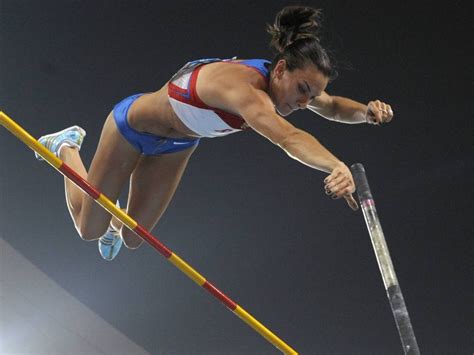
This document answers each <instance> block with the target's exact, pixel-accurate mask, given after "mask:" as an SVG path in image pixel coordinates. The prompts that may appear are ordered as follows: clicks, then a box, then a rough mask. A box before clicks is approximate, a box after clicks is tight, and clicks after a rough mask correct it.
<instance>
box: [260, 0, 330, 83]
mask: <svg viewBox="0 0 474 355" xmlns="http://www.w3.org/2000/svg"><path fill="white" fill-rule="evenodd" d="M320 29H321V10H319V9H313V8H311V7H307V6H287V7H285V8H283V10H281V11H280V12H279V13H278V14H277V15H276V17H275V22H274V24H273V25H268V24H267V32H268V33H270V34H271V36H272V40H271V42H270V47H271V48H272V49H273V50H275V51H276V52H277V54H276V56H275V57H274V58H273V61H272V65H271V67H270V69H271V70H273V68H274V66H275V65H276V63H277V62H278V61H279V60H280V59H285V60H286V64H287V67H288V70H289V71H292V70H294V69H302V68H304V67H305V66H306V65H308V64H311V63H312V64H314V65H315V66H316V67H317V68H318V69H319V70H320V71H321V72H322V73H323V74H324V75H325V76H326V77H328V78H329V79H330V80H333V79H335V78H336V76H337V71H336V70H335V68H334V66H333V65H332V63H331V60H330V58H329V55H328V53H327V52H326V50H325V49H324V48H323V47H322V46H321V44H320V38H319V31H320Z"/></svg>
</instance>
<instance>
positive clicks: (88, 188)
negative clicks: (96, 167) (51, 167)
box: [58, 162, 100, 200]
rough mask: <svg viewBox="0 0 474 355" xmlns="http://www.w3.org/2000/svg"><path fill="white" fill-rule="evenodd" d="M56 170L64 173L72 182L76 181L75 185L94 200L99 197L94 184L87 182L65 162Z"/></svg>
mask: <svg viewBox="0 0 474 355" xmlns="http://www.w3.org/2000/svg"><path fill="white" fill-rule="evenodd" d="M58 170H59V171H60V172H62V173H63V174H64V175H66V176H67V177H68V178H69V179H71V180H72V181H73V182H74V183H76V185H77V186H79V187H80V188H81V189H83V190H84V191H85V192H86V193H87V194H88V195H89V196H90V197H92V198H93V199H94V200H97V199H98V198H99V196H100V191H98V190H97V189H96V188H95V187H94V186H92V185H91V184H89V183H88V182H87V181H86V180H85V179H84V178H82V177H81V176H80V175H79V174H78V173H76V172H75V171H74V170H73V169H71V168H70V167H69V166H68V165H67V164H66V163H64V162H63V163H62V165H61V166H60V167H59V169H58Z"/></svg>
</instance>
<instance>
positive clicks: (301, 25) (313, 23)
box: [267, 6, 321, 52]
mask: <svg viewBox="0 0 474 355" xmlns="http://www.w3.org/2000/svg"><path fill="white" fill-rule="evenodd" d="M320 29H321V10H319V9H313V8H312V7H307V6H287V7H285V8H283V9H282V10H281V11H280V12H279V13H278V14H277V15H276V17H275V22H274V24H273V25H267V32H268V33H270V35H271V36H272V40H271V42H270V47H272V48H274V49H275V50H277V51H278V52H283V51H284V49H285V48H286V47H287V46H289V45H290V44H291V43H293V42H294V41H296V40H299V39H302V38H313V39H315V40H317V41H319V35H318V34H319V30H320Z"/></svg>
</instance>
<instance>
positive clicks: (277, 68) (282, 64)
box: [273, 59, 286, 79]
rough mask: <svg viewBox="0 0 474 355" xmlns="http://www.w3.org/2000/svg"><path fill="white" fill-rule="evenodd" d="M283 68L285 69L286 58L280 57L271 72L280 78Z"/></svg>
mask: <svg viewBox="0 0 474 355" xmlns="http://www.w3.org/2000/svg"><path fill="white" fill-rule="evenodd" d="M285 70H286V60H285V59H280V60H279V61H278V62H277V64H276V65H275V68H274V69H273V72H274V73H275V74H274V75H275V78H278V79H281V77H282V76H283V73H284V72H285Z"/></svg>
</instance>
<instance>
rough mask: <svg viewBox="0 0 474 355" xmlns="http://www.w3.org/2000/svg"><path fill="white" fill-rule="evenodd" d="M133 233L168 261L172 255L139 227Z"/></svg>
mask: <svg viewBox="0 0 474 355" xmlns="http://www.w3.org/2000/svg"><path fill="white" fill-rule="evenodd" d="M133 231H134V232H135V233H137V234H138V235H139V236H140V237H142V238H143V239H144V240H145V241H146V242H148V244H150V245H151V246H152V247H153V248H155V249H156V250H158V251H159V252H160V254H162V255H163V256H164V257H165V258H167V259H168V258H169V257H170V256H171V254H172V253H173V252H172V251H171V250H170V249H168V248H167V247H166V246H165V245H164V244H162V243H161V242H160V241H159V240H158V239H156V238H155V237H154V236H153V235H152V234H151V233H150V232H148V231H147V230H146V229H145V228H143V227H142V226H141V225H137V226H136V227H135V228H134V229H133Z"/></svg>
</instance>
